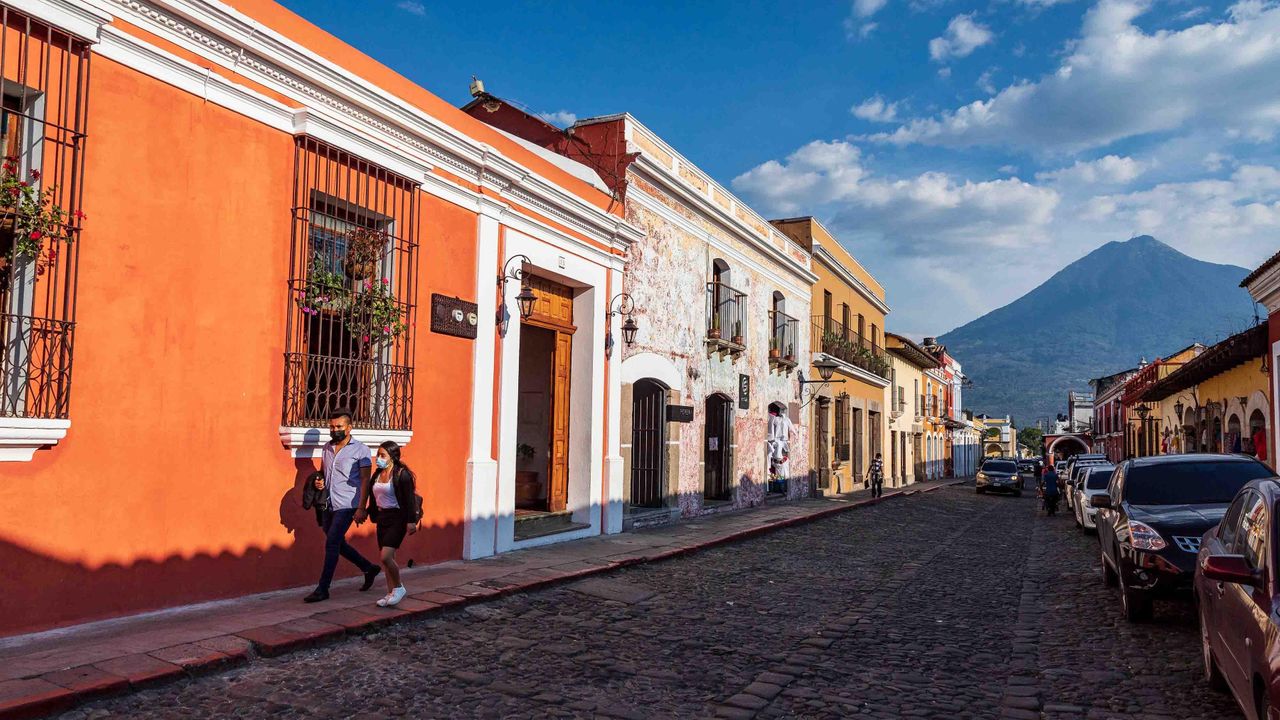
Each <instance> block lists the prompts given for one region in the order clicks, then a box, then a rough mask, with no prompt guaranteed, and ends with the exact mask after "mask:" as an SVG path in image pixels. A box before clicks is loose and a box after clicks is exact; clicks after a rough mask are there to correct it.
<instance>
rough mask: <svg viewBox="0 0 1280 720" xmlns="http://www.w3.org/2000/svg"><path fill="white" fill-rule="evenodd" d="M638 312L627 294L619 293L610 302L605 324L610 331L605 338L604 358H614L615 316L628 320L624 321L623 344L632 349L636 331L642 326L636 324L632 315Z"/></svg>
mask: <svg viewBox="0 0 1280 720" xmlns="http://www.w3.org/2000/svg"><path fill="white" fill-rule="evenodd" d="M635 311H636V306H635V302H634V301H633V300H632V299H631V296H630V295H628V294H627V293H618V294H617V295H614V296H613V299H612V300H610V301H609V315H608V316H607V317H605V324H606V326H607V327H608V330H607V331H606V333H605V336H604V356H605V357H606V358H612V357H613V316H614V315H621V316H622V317H623V318H626V319H625V320H623V321H622V342H624V343H626V344H627V347H631V346H632V345H634V344H635V342H636V331H637V330H639V329H640V325H639V324H638V323H636V321H635V318H633V317H631V314H632V313H634V312H635Z"/></svg>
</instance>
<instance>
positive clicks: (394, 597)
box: [383, 585, 409, 607]
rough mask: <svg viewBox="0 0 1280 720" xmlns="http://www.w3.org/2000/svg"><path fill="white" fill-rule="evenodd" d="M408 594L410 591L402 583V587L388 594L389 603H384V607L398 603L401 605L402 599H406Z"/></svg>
mask: <svg viewBox="0 0 1280 720" xmlns="http://www.w3.org/2000/svg"><path fill="white" fill-rule="evenodd" d="M408 594H409V591H408V590H405V589H404V586H403V585H401V586H400V587H398V588H396V589H395V590H392V591H391V594H390V595H388V596H387V604H386V605H384V606H383V607H394V606H396V605H399V604H400V601H401V600H403V599H404V596H405V595H408Z"/></svg>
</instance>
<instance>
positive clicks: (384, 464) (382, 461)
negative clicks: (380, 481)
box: [378, 457, 391, 470]
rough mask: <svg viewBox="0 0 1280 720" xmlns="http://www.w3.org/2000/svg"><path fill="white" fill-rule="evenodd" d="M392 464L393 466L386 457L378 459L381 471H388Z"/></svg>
mask: <svg viewBox="0 0 1280 720" xmlns="http://www.w3.org/2000/svg"><path fill="white" fill-rule="evenodd" d="M390 464H391V461H390V460H388V459H387V458H384V457H380V458H378V468H379V469H381V470H386V469H387V466H388V465H390Z"/></svg>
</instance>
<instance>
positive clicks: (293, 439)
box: [280, 425, 413, 458]
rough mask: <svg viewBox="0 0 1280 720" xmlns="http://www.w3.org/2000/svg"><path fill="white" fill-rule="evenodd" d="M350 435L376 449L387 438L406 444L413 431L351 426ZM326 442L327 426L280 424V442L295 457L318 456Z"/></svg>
mask: <svg viewBox="0 0 1280 720" xmlns="http://www.w3.org/2000/svg"><path fill="white" fill-rule="evenodd" d="M351 437H352V438H354V439H356V440H359V441H360V442H362V443H364V444H365V445H368V446H369V447H370V448H371V449H377V447H378V446H379V445H381V444H382V443H383V442H385V441H387V440H393V441H395V443H396V444H397V445H408V444H409V441H410V440H412V439H413V431H412V430H369V429H366V428H353V429H352V430H351ZM327 442H329V430H328V429H327V428H312V427H289V426H285V425H281V426H280V444H281V445H283V446H285V447H286V448H288V449H289V454H291V455H293V456H294V457H296V458H313V457H319V456H320V454H321V452H323V451H324V446H325V443H327Z"/></svg>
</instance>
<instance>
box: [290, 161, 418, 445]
mask: <svg viewBox="0 0 1280 720" xmlns="http://www.w3.org/2000/svg"><path fill="white" fill-rule="evenodd" d="M295 158H296V159H295V168H296V170H295V178H294V206H293V241H292V246H291V247H292V249H291V252H290V268H291V270H290V279H289V305H290V311H289V314H288V318H289V319H288V328H287V331H286V332H287V335H286V343H285V382H284V410H283V415H284V418H283V424H284V425H286V426H288V427H312V426H320V425H324V424H325V423H327V422H328V419H329V415H330V414H331V413H333V412H334V411H336V410H339V409H343V410H348V411H350V412H351V415H352V422H353V423H354V425H355V426H356V427H361V428H369V429H375V430H409V429H411V428H412V419H413V418H412V407H413V402H412V401H413V342H412V340H413V338H412V336H413V331H414V321H415V304H414V302H415V298H416V296H417V288H416V282H417V278H416V274H417V266H416V259H415V257H416V254H417V247H418V245H417V241H416V238H417V226H418V220H419V218H418V215H417V211H418V190H417V186H416V185H415V184H414V183H413V182H411V181H409V180H406V179H404V178H402V177H399V176H397V175H395V174H393V173H391V172H388V171H387V170H384V169H382V168H380V167H377V166H375V165H372V164H370V163H368V162H365V161H364V160H361V159H359V158H356V157H353V156H352V155H350V154H349V153H347V152H345V151H342V150H339V149H337V148H334V147H331V146H329V145H326V144H324V143H322V142H320V141H318V140H315V139H313V138H309V137H300V138H298V139H297V141H296V146H295Z"/></svg>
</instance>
